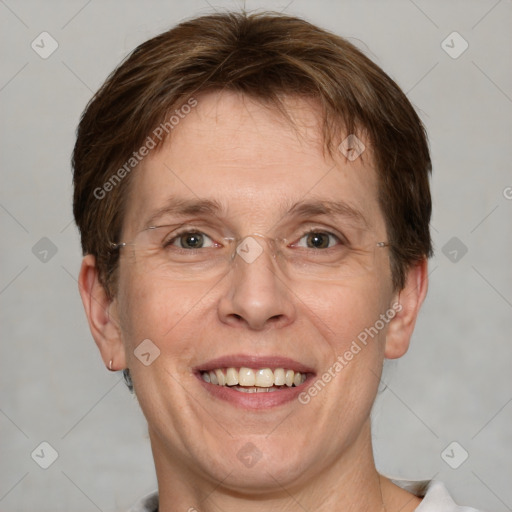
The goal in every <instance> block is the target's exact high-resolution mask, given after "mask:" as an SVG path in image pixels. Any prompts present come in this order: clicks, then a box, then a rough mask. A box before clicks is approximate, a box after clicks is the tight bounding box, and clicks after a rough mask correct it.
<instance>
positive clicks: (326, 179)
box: [114, 93, 396, 490]
mask: <svg viewBox="0 0 512 512" xmlns="http://www.w3.org/2000/svg"><path fill="white" fill-rule="evenodd" d="M197 100H198V104H197V107H196V108H195V109H193V110H192V112H191V113H190V114H188V115H187V116H186V117H185V118H184V119H182V120H180V123H179V125H177V126H176V127H175V129H174V130H173V133H172V139H171V140H169V141H168V142H167V143H166V144H165V145H164V146H162V147H161V148H160V149H159V150H158V151H154V152H152V153H150V155H149V156H147V157H146V158H145V159H144V160H143V161H142V163H141V165H140V166H139V168H138V169H137V170H136V171H134V175H133V176H132V178H133V181H132V183H131V188H130V197H129V201H128V208H127V211H126V217H125V221H124V227H123V240H122V241H128V242H129V241H132V240H134V239H136V238H137V233H139V232H140V231H141V230H143V229H144V228H146V227H147V226H148V225H173V224H174V225H176V224H180V225H185V226H186V227H188V226H192V227H193V228H194V229H191V231H192V232H193V233H196V234H197V233H198V232H199V231H200V232H201V233H203V234H204V235H207V237H204V236H203V238H201V239H200V241H201V245H200V247H202V248H203V247H204V248H206V247H207V249H206V250H208V251H209V254H210V255H211V257H212V258H215V254H216V253H215V251H217V250H218V251H221V250H224V249H223V247H224V248H225V245H224V242H223V238H224V237H235V238H236V237H238V238H239V239H243V238H244V237H245V236H248V235H251V234H256V235H255V236H254V237H253V240H256V241H257V242H258V243H259V246H261V248H262V249H263V252H262V254H261V255H260V256H259V257H258V258H257V259H255V260H254V261H252V262H250V263H248V262H246V261H245V260H243V259H242V258H241V257H239V256H236V257H235V259H234V260H232V261H231V263H230V264H229V265H228V266H227V267H226V269H225V270H224V271H223V272H210V271H207V270H205V268H206V267H207V265H206V266H204V265H203V266H201V265H199V264H198V265H197V267H194V269H195V270H194V271H191V272H186V271H185V272H184V273H182V274H180V277H177V275H176V274H173V273H171V272H169V271H168V269H167V267H166V266H165V263H164V262H163V260H158V259H153V260H150V261H149V262H148V259H147V258H150V254H151V253H150V252H146V253H143V252H141V251H139V252H137V251H136V250H135V249H134V248H133V246H131V245H127V246H126V247H123V248H122V249H121V251H122V252H121V257H120V269H119V286H118V292H117V296H116V298H115V302H114V306H115V311H116V314H117V316H118V322H119V325H120V333H121V334H120V337H121V339H122V343H123V345H124V348H125V357H126V364H127V366H128V367H129V368H130V371H131V375H132V378H133V381H134V385H135V390H136V394H137V397H138V399H139V402H140V405H141V407H142V409H143V412H144V414H145V416H146V418H147V420H148V424H149V432H150V437H151V442H152V447H153V452H154V455H155V462H156V465H157V471H158V469H159V468H160V469H161V470H162V471H164V469H163V468H167V469H166V470H169V471H176V472H179V474H181V475H186V477H187V479H189V481H191V480H194V479H195V480H201V479H205V480H210V481H220V480H223V481H224V484H225V485H227V486H228V487H232V488H237V489H242V488H243V489H249V488H250V489H253V490H262V489H265V488H270V487H275V486H276V482H279V485H286V486H289V487H293V486H294V485H302V484H304V482H306V481H309V482H311V481H314V479H316V478H319V477H320V476H321V474H322V472H323V471H324V470H325V468H327V467H329V466H332V465H333V464H337V463H338V462H337V461H339V460H347V459H350V458H353V457H356V456H357V454H358V453H361V451H364V450H365V449H366V448H365V447H367V444H368V435H367V434H368V429H367V427H368V425H369V414H370V409H371V406H372V404H373V401H374V398H375V395H376V391H377V387H378V382H379V376H380V373H381V366H382V361H383V358H384V345H385V339H386V335H387V331H388V329H389V322H390V320H391V318H393V316H392V313H390V310H393V302H394V300H396V294H395V293H394V292H393V289H392V285H391V274H390V267H389V251H388V249H387V248H385V247H381V248H378V249H375V251H373V252H371V256H368V253H366V252H365V253H363V252H358V250H357V249H356V250H354V251H353V252H352V253H351V255H350V256H348V257H351V258H356V260H354V261H356V263H353V265H354V266H355V268H364V269H365V271H364V272H352V273H348V274H347V275H343V276H342V277H338V275H337V274H336V271H335V267H334V266H331V267H330V266H329V265H327V266H326V268H324V267H323V266H322V265H316V266H315V267H314V268H315V269H316V268H318V267H321V268H322V270H321V271H320V272H318V273H316V272H317V271H316V270H315V271H313V272H301V269H303V266H302V264H301V263H300V262H299V263H298V264H295V267H294V264H293V263H290V261H294V260H293V257H292V258H291V259H286V258H283V257H281V256H278V257H277V258H276V257H275V256H273V255H272V251H271V247H273V246H272V244H271V243H270V242H268V241H267V239H264V238H262V237H259V236H258V235H261V234H264V235H266V236H268V237H269V239H274V238H276V239H277V238H279V237H282V238H286V242H285V243H281V245H280V246H279V247H280V248H281V249H282V251H283V253H282V254H299V253H298V252H293V251H301V250H303V247H306V246H307V243H308V242H311V241H313V242H315V241H316V242H318V241H320V248H317V247H318V246H314V247H313V248H312V249H311V248H310V251H314V250H317V251H321V250H326V249H327V250H332V251H334V253H333V254H337V253H336V251H338V250H344V249H343V248H342V245H343V244H344V243H345V242H343V240H341V241H340V240H338V239H337V238H336V237H333V238H331V237H329V236H328V235H325V233H326V232H327V233H338V232H339V230H340V227H341V229H343V231H345V230H347V232H348V235H347V233H343V234H344V235H347V236H348V237H349V238H353V240H352V242H353V243H355V241H354V240H365V243H366V242H368V243H366V245H365V248H368V247H373V246H374V245H375V243H376V242H379V241H386V229H385V224H384V218H383V215H382V212H381V210H380V208H379V205H378V201H377V176H376V172H375V169H374V168H373V165H372V157H371V153H370V149H368V148H367V149H366V151H365V152H364V153H363V154H362V155H361V156H360V157H359V158H356V159H355V160H353V161H350V160H348V159H347V158H346V157H345V156H344V155H343V154H342V153H341V152H340V153H339V154H338V155H335V157H334V158H333V159H332V158H331V157H326V156H325V155H324V154H323V152H322V141H321V137H320V133H321V130H320V126H319V119H318V118H317V115H316V113H315V112H318V106H317V105H315V104H314V103H312V102H308V101H306V100H300V99H292V98H289V99H288V100H287V108H288V112H289V113H290V115H291V116H292V118H293V123H290V121H289V120H286V119H284V118H283V116H282V115H280V114H278V113H276V111H275V109H274V110H273V109H272V108H270V107H268V106H264V105H262V104H261V103H258V102H256V101H253V100H251V99H248V98H247V97H242V96H240V95H237V94H235V93H222V94H221V93H209V94H207V95H203V96H200V97H198V98H197ZM346 135H347V134H345V136H346ZM343 138H344V137H341V138H340V141H341V140H343ZM173 200H174V201H176V200H190V201H200V200H210V201H214V202H217V203H218V205H219V206H220V209H219V210H218V211H215V212H212V211H208V212H201V211H199V212H189V213H187V214H185V215H180V216H178V215H177V214H176V213H173V212H172V211H171V210H170V209H167V210H168V211H167V212H166V211H165V210H166V207H168V206H169V205H170V204H171V202H172V201H173ZM322 201H323V202H328V201H332V202H337V203H340V204H342V205H343V207H342V208H341V210H342V211H341V212H340V214H339V215H337V216H333V215H330V214H327V215H326V214H322V213H319V212H317V213H315V212H313V211H310V212H309V213H308V212H306V213H303V214H302V215H296V214H294V213H290V212H289V210H290V208H291V206H292V205H295V204H302V203H306V202H322ZM158 212H160V214H159V215H158V216H155V214H157V213H158ZM310 231H313V233H316V235H315V234H313V235H311V234H310V235H308V233H309V232H310ZM197 242H198V238H197V236H194V235H193V236H192V237H190V236H188V237H181V238H180V237H178V239H176V241H174V242H173V244H181V246H180V247H181V248H182V249H183V247H185V249H188V248H189V247H191V246H194V244H196V243H197ZM294 243H295V245H294ZM324 243H325V244H326V246H327V247H326V246H325V245H322V244H324ZM183 244H189V245H188V246H187V245H183ZM287 244H288V245H287ZM340 244H341V245H340ZM324 247H326V249H324ZM174 248H175V247H173V249H174ZM287 251H288V252H287ZM280 254H281V253H280ZM185 257H187V256H186V255H185ZM357 258H367V259H366V260H365V263H364V264H361V263H359V264H357ZM283 261H284V262H285V263H283ZM301 261H302V260H301ZM286 262H287V263H286ZM370 263H371V264H370ZM208 268H210V267H208ZM326 276H327V277H326ZM329 276H330V277H329ZM395 311H396V309H395ZM384 317H386V318H384ZM365 329H366V331H365ZM365 332H366V339H365V335H364V334H362V333H365ZM369 332H370V333H372V334H371V335H369V334H368V333H369ZM363 339H365V340H364V342H363V341H362V340H363ZM143 340H151V343H152V344H154V345H155V346H156V347H158V350H159V351H160V355H159V356H158V357H157V358H156V359H154V360H153V361H152V362H151V364H148V365H147V366H146V365H144V364H142V363H141V361H139V359H138V358H137V357H136V356H135V354H134V351H135V349H136V348H137V347H138V345H139V344H140V343H141V342H142V341H143ZM146 343H147V342H146ZM151 346H153V345H151ZM337 363H338V364H337ZM228 368H234V370H233V369H231V370H227V369H228ZM240 368H249V369H252V370H253V373H254V374H255V376H254V379H259V380H258V382H259V384H260V385H261V384H262V383H263V384H265V383H267V384H266V386H265V385H263V387H260V386H254V387H251V386H250V384H251V383H253V382H255V381H253V380H251V379H253V377H252V375H251V372H250V371H248V370H241V371H239V370H240ZM280 369H282V370H284V376H283V372H282V370H280ZM215 370H220V371H222V375H224V376H225V377H224V378H226V379H228V377H229V379H234V380H230V382H231V383H233V382H235V381H236V379H237V378H238V379H239V383H242V382H245V383H247V386H246V387H243V389H240V387H237V386H235V385H233V386H221V385H219V384H215V383H214V381H215V377H217V380H219V379H220V380H221V381H222V379H223V376H222V375H220V376H219V373H218V372H217V373H215ZM258 370H264V371H260V372H259V375H258ZM287 370H293V371H294V372H295V373H298V374H300V375H299V376H298V377H297V381H296V382H295V384H296V385H294V386H288V385H287V384H286V382H284V384H283V379H284V381H286V372H287ZM269 371H270V374H269ZM208 372H210V373H208ZM244 372H245V374H244V375H243V376H241V373H244ZM206 373H208V376H205V374H206ZM212 373H215V377H212V376H211V374H212ZM228 374H229V376H228ZM288 376H289V378H291V373H289V375H288ZM329 376H330V378H329ZM245 378H247V379H248V380H243V379H245ZM293 378H294V379H295V375H294V377H293ZM241 379H242V380H241ZM269 379H270V380H269ZM276 379H277V382H278V386H277V389H276V387H275V386H274V388H273V390H271V391H266V390H265V392H261V393H247V392H244V389H245V391H247V389H246V388H247V387H250V388H251V390H254V388H255V387H259V389H264V388H265V387H268V386H269V383H270V386H272V384H273V383H274V382H276ZM208 380H209V381H210V382H207V381H208ZM290 383H291V381H290V382H288V384H290ZM315 384H316V385H315ZM313 388H315V389H316V392H315V391H313Z"/></svg>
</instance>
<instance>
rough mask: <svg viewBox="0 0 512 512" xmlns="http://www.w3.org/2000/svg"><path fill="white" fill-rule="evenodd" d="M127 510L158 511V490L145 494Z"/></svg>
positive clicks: (132, 511) (134, 511) (140, 511)
mask: <svg viewBox="0 0 512 512" xmlns="http://www.w3.org/2000/svg"><path fill="white" fill-rule="evenodd" d="M127 512H158V491H154V492H152V493H151V494H148V495H146V496H144V498H142V499H141V500H139V501H138V502H137V503H135V505H133V507H132V508H130V509H129V510H128V511H127Z"/></svg>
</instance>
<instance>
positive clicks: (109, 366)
mask: <svg viewBox="0 0 512 512" xmlns="http://www.w3.org/2000/svg"><path fill="white" fill-rule="evenodd" d="M108 369H109V370H110V371H111V372H112V371H114V370H112V359H111V360H110V361H109V363H108Z"/></svg>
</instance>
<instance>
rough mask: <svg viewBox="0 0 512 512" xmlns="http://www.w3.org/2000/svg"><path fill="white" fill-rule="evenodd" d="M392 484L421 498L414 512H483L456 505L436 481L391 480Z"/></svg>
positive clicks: (444, 487) (441, 484) (440, 483)
mask: <svg viewBox="0 0 512 512" xmlns="http://www.w3.org/2000/svg"><path fill="white" fill-rule="evenodd" d="M392 482H393V483H394V484H396V485H398V486H399V487H401V488H402V489H405V490H407V491H409V492H411V493H412V494H414V495H416V496H418V497H420V498H423V499H422V500H421V503H420V504H419V505H418V507H417V508H416V509H415V511H414V512H484V511H482V510H477V509H476V508H472V507H466V506H461V505H457V503H455V501H453V498H452V497H451V496H450V493H449V492H448V490H447V489H446V486H445V485H444V484H443V483H442V482H439V481H437V480H431V481H421V482H414V481H405V480H392Z"/></svg>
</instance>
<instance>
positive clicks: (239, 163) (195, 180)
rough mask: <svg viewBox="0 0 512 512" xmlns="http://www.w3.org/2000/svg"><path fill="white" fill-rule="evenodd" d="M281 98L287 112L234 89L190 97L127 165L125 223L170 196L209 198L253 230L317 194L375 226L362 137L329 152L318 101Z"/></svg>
mask: <svg viewBox="0 0 512 512" xmlns="http://www.w3.org/2000/svg"><path fill="white" fill-rule="evenodd" d="M284 104H285V107H286V113H287V117H286V116H284V115H283V113H282V112H281V111H279V110H277V108H276V107H275V106H272V105H270V104H262V103H261V102H259V101H257V100H254V99H252V98H248V97H247V96H243V95H241V94H238V93H234V92H222V93H220V92H213V93H207V94H203V95H200V96H198V97H197V106H196V107H195V108H194V109H193V110H191V112H190V113H188V114H187V115H185V116H183V117H181V118H180V120H179V123H177V124H175V125H174V128H173V130H172V132H171V136H170V137H169V139H168V140H167V141H166V142H165V143H164V144H162V145H161V146H160V147H159V148H158V149H157V150H153V151H152V152H150V153H149V155H148V156H146V157H145V158H144V159H143V160H142V162H141V163H140V164H139V166H138V167H137V168H136V169H135V171H133V176H132V183H131V186H130V197H129V200H128V203H127V204H128V207H127V211H126V215H125V228H126V227H131V226H137V228H138V229H141V228H142V227H143V223H144V222H146V221H148V219H149V218H151V217H154V216H155V213H156V212H157V211H159V210H162V209H165V207H166V205H167V204H168V203H169V200H170V199H171V198H173V199H174V200H176V199H178V200H183V201H189V202H190V201H195V200H201V199H207V200H212V201H214V202H216V203H217V204H219V205H220V206H221V210H222V212H223V213H224V214H226V215H228V216H231V217H232V218H235V219H238V220H239V221H240V222H242V221H243V222H244V223H246V224H247V223H251V222H252V223H253V225H252V227H258V228H261V229H264V228H265V227H269V225H270V224H272V222H274V221H275V220H276V218H277V217H280V216H282V215H283V213H285V212H284V210H286V208H289V207H290V206H292V205H295V206H296V205H297V204H300V203H302V202H304V203H311V202H312V201H317V200H320V201H321V200H324V201H328V202H331V203H334V202H336V203H342V205H345V206H347V208H348V209H347V211H349V210H352V211H353V212H355V213H356V214H358V213H359V214H360V215H361V217H362V218H363V221H365V222H366V223H367V224H368V225H369V226H371V227H372V228H373V229H376V230H382V228H383V218H382V214H381V211H380V208H379V205H378V200H377V192H378V191H377V175H376V172H375V169H374V167H373V158H372V155H371V150H370V148H368V144H366V149H365V151H364V152H363V154H362V155H361V156H360V157H359V158H357V159H355V160H354V161H349V160H348V159H347V158H346V157H345V156H344V155H343V154H342V152H341V151H339V152H335V155H334V156H333V157H331V156H329V155H328V154H327V152H325V151H324V150H323V139H322V135H321V134H322V130H321V124H320V123H321V119H320V116H319V114H318V113H319V105H317V104H316V103H315V102H314V101H312V100H306V99H303V98H302V99H301V98H293V97H289V98H286V99H285V102H284ZM347 135H349V134H340V139H339V140H340V142H341V141H342V140H343V139H344V138H345V137H347ZM244 227H245V226H244ZM137 228H135V229H137Z"/></svg>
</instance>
